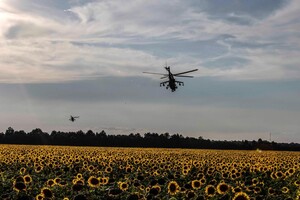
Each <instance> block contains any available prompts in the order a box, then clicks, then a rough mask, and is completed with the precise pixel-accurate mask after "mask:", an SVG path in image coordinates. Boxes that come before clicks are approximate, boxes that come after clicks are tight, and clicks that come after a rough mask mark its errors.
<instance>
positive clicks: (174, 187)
mask: <svg viewBox="0 0 300 200" xmlns="http://www.w3.org/2000/svg"><path fill="white" fill-rule="evenodd" d="M179 190H180V187H179V185H178V183H177V182H176V181H171V182H169V184H168V193H169V194H170V195H175V194H177V193H178V192H179Z"/></svg>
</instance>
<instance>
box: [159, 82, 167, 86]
mask: <svg viewBox="0 0 300 200" xmlns="http://www.w3.org/2000/svg"><path fill="white" fill-rule="evenodd" d="M167 83H169V81H164V82H161V83H160V84H159V85H160V86H165V84H167Z"/></svg>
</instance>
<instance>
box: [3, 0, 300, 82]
mask: <svg viewBox="0 0 300 200" xmlns="http://www.w3.org/2000/svg"><path fill="white" fill-rule="evenodd" d="M213 4H214V3H213V2H208V1H203V2H200V3H196V2H194V1H185V2H182V1H172V2H161V1H151V2H145V1H141V0H132V1H129V2H127V3H126V4H124V3H123V1H101V2H96V1H95V2H94V1H88V2H82V1H68V2H64V3H62V2H60V1H51V2H46V1H38V2H34V1H30V0H26V1H17V0H14V1H2V2H1V4H0V10H1V13H0V21H1V23H0V24H1V25H0V26H1V29H0V36H1V38H2V40H1V44H0V49H1V52H5V55H4V56H3V58H2V59H1V60H0V65H1V68H0V70H1V77H0V82H19V81H20V80H21V82H24V83H26V82H53V81H54V82H55V81H67V80H78V79H89V78H90V77H94V76H99V75H101V76H141V74H140V72H141V71H143V70H145V69H146V70H147V69H152V68H155V69H159V67H161V66H162V65H163V64H164V63H165V61H166V60H168V61H171V63H172V64H174V65H176V66H179V69H184V68H185V67H187V66H191V65H192V66H195V67H198V68H199V69H200V73H199V74H201V76H207V77H210V76H218V77H221V78H229V79H238V80H244V79H247V80H249V79H250V80H257V79H259V80H265V79H267V80H274V79H290V78H299V76H300V74H299V67H297V66H299V64H300V61H299V59H298V58H297V56H296V57H294V55H297V54H299V42H298V41H299V40H298V38H299V28H298V27H300V26H298V25H299V22H298V20H297V19H298V13H299V7H300V6H298V2H296V1H282V2H281V3H278V2H277V3H274V4H270V5H268V4H263V5H259V3H255V2H254V3H251V5H249V8H248V7H247V6H244V5H242V4H240V5H238V4H234V3H232V2H228V6H227V7H226V5H224V8H223V10H220V9H219V8H214V7H213ZM224 4H225V3H224ZM249 4H250V3H249ZM229 5H230V6H231V7H232V8H231V7H229ZM259 6H260V7H261V6H264V8H265V10H264V9H263V8H259V9H257V10H255V13H256V15H254V14H251V9H256V8H257V7H259ZM231 9H232V10H231ZM234 9H235V10H234ZM199 41H206V42H207V43H208V44H209V45H206V46H205V45H204V46H201V44H199V46H198V48H197V51H195V52H190V51H189V47H188V46H187V45H184V43H189V42H199ZM178 42H179V43H180V45H178V46H177V48H179V49H180V53H178V52H177V49H174V48H172V46H171V44H176V43H178ZM137 45H138V46H137ZM151 45H154V46H151ZM155 45H156V46H155ZM161 46H165V48H166V49H167V51H168V54H167V55H164V54H163V53H161V52H160V51H159V48H160V47H161ZM168 47H169V48H168ZM213 47H214V48H213ZM216 49H220V50H221V49H224V50H223V51H221V52H220V54H218V55H215V54H212V55H211V56H210V55H209V53H213V52H217V51H216ZM185 50H186V51H185ZM33 55H34V56H33ZM286 55H290V57H291V59H288V60H287V59H284V58H286ZM232 56H235V57H238V58H237V59H243V60H246V61H247V62H244V63H243V62H242V63H238V64H235V65H233V66H226V67H222V60H220V61H218V59H219V58H221V57H223V58H232ZM211 60H214V61H215V62H213V63H211ZM232 60H233V62H234V60H235V58H233V59H232ZM207 62H208V63H207ZM4 68H6V69H4ZM16 75H17V76H19V77H20V80H16V79H15V76H16ZM199 76H200V75H199Z"/></svg>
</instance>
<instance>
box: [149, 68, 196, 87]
mask: <svg viewBox="0 0 300 200" xmlns="http://www.w3.org/2000/svg"><path fill="white" fill-rule="evenodd" d="M165 69H166V70H167V71H168V74H161V73H152V72H143V73H146V74H155V75H162V76H163V77H161V79H164V78H169V80H168V81H164V82H161V83H160V87H161V86H165V85H166V89H169V88H170V89H171V90H172V92H175V90H176V89H177V85H176V83H177V84H178V85H179V86H181V85H182V86H184V83H183V82H182V81H176V80H175V78H174V76H176V77H185V78H193V76H186V75H182V74H187V73H190V72H195V71H197V70H198V69H193V70H189V71H185V72H180V73H176V74H172V72H171V70H170V66H167V65H166V66H165Z"/></svg>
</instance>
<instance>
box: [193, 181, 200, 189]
mask: <svg viewBox="0 0 300 200" xmlns="http://www.w3.org/2000/svg"><path fill="white" fill-rule="evenodd" d="M200 187H201V182H200V181H199V180H193V181H192V188H193V189H196V190H198V189H199V188H200Z"/></svg>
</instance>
